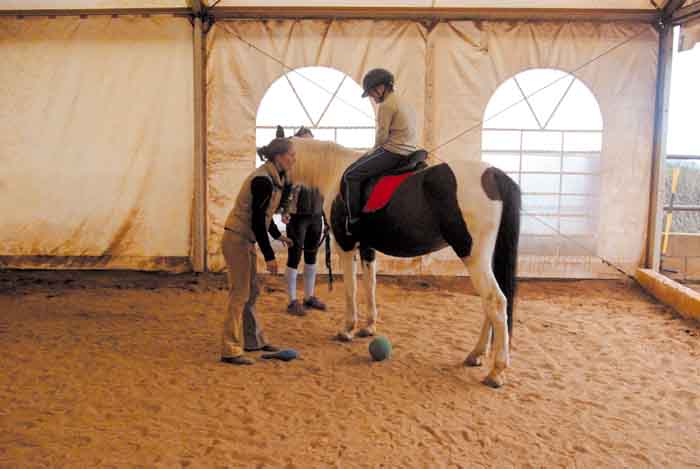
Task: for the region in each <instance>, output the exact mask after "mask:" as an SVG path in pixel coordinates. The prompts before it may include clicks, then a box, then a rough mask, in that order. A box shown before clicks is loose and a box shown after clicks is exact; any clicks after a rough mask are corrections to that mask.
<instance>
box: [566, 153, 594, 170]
mask: <svg viewBox="0 0 700 469" xmlns="http://www.w3.org/2000/svg"><path fill="white" fill-rule="evenodd" d="M599 171H600V157H599V156H597V155H590V156H571V155H570V154H567V155H565V156H564V172H565V173H597V172H599Z"/></svg>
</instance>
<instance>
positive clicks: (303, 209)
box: [277, 127, 326, 316]
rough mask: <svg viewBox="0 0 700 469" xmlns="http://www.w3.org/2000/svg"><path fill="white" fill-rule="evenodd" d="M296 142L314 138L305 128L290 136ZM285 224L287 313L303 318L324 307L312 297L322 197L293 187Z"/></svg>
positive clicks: (279, 131)
mask: <svg viewBox="0 0 700 469" xmlns="http://www.w3.org/2000/svg"><path fill="white" fill-rule="evenodd" d="M277 136H278V137H280V136H282V137H283V136H284V130H283V129H282V128H281V127H278V128H277ZM294 136H295V137H299V138H314V134H313V133H311V130H310V129H308V128H306V127H301V128H300V129H299V130H297V133H295V134H294ZM287 212H288V213H289V218H288V220H289V222H288V224H287V235H288V236H289V238H290V239H291V240H292V242H293V243H294V244H293V245H292V246H290V247H289V248H288V252H287V273H286V278H287V294H288V296H289V305H288V306H287V312H288V313H290V314H294V315H296V316H304V315H305V314H306V309H307V308H314V309H319V310H321V311H325V310H326V305H325V304H324V303H323V302H322V301H321V300H319V299H318V298H316V297H315V296H314V288H315V286H316V257H317V254H318V246H319V242H320V241H321V235H322V234H323V196H322V195H321V193H320V192H319V191H318V189H309V188H307V187H304V186H296V187H295V188H294V189H293V195H292V198H291V201H290V202H289V207H288V208H287ZM302 250H303V251H304V302H303V304H302V302H300V301H299V300H298V299H297V274H298V268H299V261H300V260H301V252H302Z"/></svg>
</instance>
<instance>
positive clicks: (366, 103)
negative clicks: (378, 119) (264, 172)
mask: <svg viewBox="0 0 700 469" xmlns="http://www.w3.org/2000/svg"><path fill="white" fill-rule="evenodd" d="M361 95H362V87H360V85H358V84H357V83H356V82H355V81H354V80H353V79H352V78H350V77H349V76H348V75H346V74H344V73H343V72H340V71H338V70H335V69H332V68H328V67H303V68H298V69H295V70H290V71H288V72H286V73H285V74H284V75H282V76H281V77H280V78H278V79H277V80H276V81H275V82H274V83H273V84H272V85H271V86H270V88H269V89H268V90H267V92H266V93H265V96H263V99H262V101H261V102H260V106H259V107H258V114H257V118H256V129H255V130H256V132H255V136H256V146H261V145H265V144H267V143H268V142H269V141H270V140H271V139H273V138H274V136H275V129H276V128H277V126H278V125H281V126H282V127H284V130H285V135H287V136H290V135H293V134H294V132H296V130H297V129H299V127H301V126H302V125H303V126H305V127H309V128H311V130H312V132H313V133H314V137H315V138H317V139H319V140H332V141H334V142H337V143H339V144H341V145H344V146H346V147H350V148H356V149H369V148H371V147H372V145H373V144H374V127H375V118H374V109H373V108H372V104H371V103H370V100H369V99H363V98H362V97H361ZM257 165H258V166H259V165H260V160H259V159H258V163H257Z"/></svg>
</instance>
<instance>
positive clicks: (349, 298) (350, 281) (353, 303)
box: [336, 245, 357, 342]
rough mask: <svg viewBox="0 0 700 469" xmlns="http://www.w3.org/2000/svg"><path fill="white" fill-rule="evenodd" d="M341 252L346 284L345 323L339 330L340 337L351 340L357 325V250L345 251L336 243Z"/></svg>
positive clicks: (345, 340)
mask: <svg viewBox="0 0 700 469" xmlns="http://www.w3.org/2000/svg"><path fill="white" fill-rule="evenodd" d="M336 247H337V249H338V252H339V253H340V263H341V265H342V267H343V283H344V284H345V324H344V325H343V328H342V329H341V330H340V332H338V336H337V337H338V339H339V340H341V341H344V342H347V341H351V340H352V338H353V334H354V330H355V327H356V326H357V298H356V296H357V295H356V292H357V278H356V273H357V268H356V267H355V250H352V251H343V250H342V249H341V248H340V246H338V245H336Z"/></svg>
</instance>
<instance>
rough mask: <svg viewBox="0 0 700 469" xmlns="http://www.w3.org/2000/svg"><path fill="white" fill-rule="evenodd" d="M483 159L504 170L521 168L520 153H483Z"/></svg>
mask: <svg viewBox="0 0 700 469" xmlns="http://www.w3.org/2000/svg"><path fill="white" fill-rule="evenodd" d="M481 159H482V160H483V161H485V162H487V163H489V164H491V165H493V166H495V167H496V168H500V169H502V170H503V171H506V172H508V171H510V172H517V171H519V170H520V168H519V166H520V154H519V153H488V152H484V153H482V156H481Z"/></svg>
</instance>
